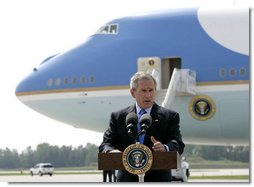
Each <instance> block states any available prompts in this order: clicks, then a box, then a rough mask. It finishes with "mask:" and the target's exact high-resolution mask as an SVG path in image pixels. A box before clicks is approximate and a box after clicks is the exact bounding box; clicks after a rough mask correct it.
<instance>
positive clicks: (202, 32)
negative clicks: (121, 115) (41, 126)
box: [15, 8, 250, 145]
mask: <svg viewBox="0 0 254 187" xmlns="http://www.w3.org/2000/svg"><path fill="white" fill-rule="evenodd" d="M249 61H250V58H249V9H248V8H225V9H219V8H218V9H211V10H210V9H207V8H190V9H176V10H167V11H157V12H150V13H142V14H137V15H131V16H126V17H120V18H117V19H114V20H112V21H109V22H108V23H106V24H105V25H103V26H102V27H101V28H100V29H99V30H98V31H97V32H95V33H94V34H93V35H92V36H90V37H89V38H88V39H87V40H86V41H85V42H84V43H82V44H80V45H79V46H77V47H75V48H73V49H70V50H69V51H66V52H63V53H59V54H56V55H53V56H50V57H48V58H46V59H45V60H44V61H43V62H42V63H41V64H40V65H39V66H38V67H36V68H34V69H33V71H32V72H31V73H30V74H29V75H28V76H27V77H25V78H24V79H23V80H22V81H21V82H20V83H19V84H18V85H17V87H16V90H15V94H16V96H17V98H18V99H19V100H20V101H21V102H22V103H24V104H25V105H26V106H28V107H30V108H31V109H33V110H35V111H37V112H39V113H41V114H43V115H45V116H48V117H49V118H53V119H55V120H58V121H61V122H63V123H66V124H69V125H71V126H73V127H76V128H83V129H88V130H92V131H96V132H104V131H105V130H106V129H107V127H108V124H109V118H110V114H111V112H113V111H116V110H119V109H121V108H124V107H126V106H129V105H133V104H134V103H135V100H134V99H133V98H132V97H131V95H130V92H129V82H130V78H131V76H132V75H133V74H134V73H136V72H137V71H146V72H149V73H151V74H152V75H153V76H154V77H155V79H156V80H157V83H158V85H157V96H156V102H157V103H158V104H161V105H162V106H164V107H166V108H170V109H173V110H175V111H177V112H178V113H179V114H180V129H181V133H182V136H183V140H184V142H185V143H187V144H203V145H249V141H250V140H249V138H250V106H249V82H250V70H249V67H250V64H249Z"/></svg>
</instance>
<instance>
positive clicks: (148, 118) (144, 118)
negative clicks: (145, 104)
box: [139, 114, 152, 127]
mask: <svg viewBox="0 0 254 187" xmlns="http://www.w3.org/2000/svg"><path fill="white" fill-rule="evenodd" d="M139 123H140V124H144V123H145V124H146V125H147V126H148V127H149V126H150V125H151V124H152V117H151V116H150V115H149V114H144V115H142V116H141V118H140V122H139Z"/></svg>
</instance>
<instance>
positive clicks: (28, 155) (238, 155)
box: [0, 143, 249, 170]
mask: <svg viewBox="0 0 254 187" xmlns="http://www.w3.org/2000/svg"><path fill="white" fill-rule="evenodd" d="M97 154H98V146H96V145H94V144H90V143H88V144H86V146H85V147H84V146H82V145H80V146H78V147H72V146H61V147H59V146H55V145H54V146H53V145H49V144H48V143H42V144H39V145H37V147H36V149H35V150H33V149H32V147H31V146H29V147H27V148H26V149H25V150H24V151H22V152H21V153H18V151H17V150H15V149H13V150H10V149H9V148H5V149H0V170H1V169H18V168H19V169H20V168H22V169H27V168H31V167H32V166H33V165H35V164H37V163H41V162H50V163H52V164H53V165H54V167H82V166H97ZM184 156H186V157H187V158H188V156H192V157H195V156H197V157H202V158H204V159H206V160H232V161H240V162H246V163H248V162H249V146H247V147H242V146H237V147H234V146H202V145H186V148H185V151H184Z"/></svg>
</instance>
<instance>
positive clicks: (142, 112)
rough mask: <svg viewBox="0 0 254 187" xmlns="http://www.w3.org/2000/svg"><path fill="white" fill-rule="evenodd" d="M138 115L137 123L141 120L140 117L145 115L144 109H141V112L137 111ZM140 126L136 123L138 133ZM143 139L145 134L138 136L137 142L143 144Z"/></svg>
mask: <svg viewBox="0 0 254 187" xmlns="http://www.w3.org/2000/svg"><path fill="white" fill-rule="evenodd" d="M138 114H139V115H138V121H139V120H140V118H141V116H142V115H143V114H146V111H145V109H141V110H140V111H139V113H138ZM140 125H141V124H140V123H139V122H138V132H140ZM144 139H145V134H142V135H140V136H139V142H140V143H141V144H143V142H144Z"/></svg>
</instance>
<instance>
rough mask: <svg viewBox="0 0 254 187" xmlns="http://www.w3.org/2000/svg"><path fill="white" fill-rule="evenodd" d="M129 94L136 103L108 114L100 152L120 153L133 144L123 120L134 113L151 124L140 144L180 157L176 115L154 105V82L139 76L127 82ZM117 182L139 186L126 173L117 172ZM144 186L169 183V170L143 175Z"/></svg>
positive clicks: (181, 145)
mask: <svg viewBox="0 0 254 187" xmlns="http://www.w3.org/2000/svg"><path fill="white" fill-rule="evenodd" d="M130 92H131V95H132V97H133V98H135V100H136V103H135V105H133V106H129V107H127V108H125V109H122V110H120V111H117V112H113V113H112V114H111V119H110V124H109V128H108V129H107V130H106V132H105V133H104V136H103V142H102V143H101V145H100V146H99V151H100V152H123V151H124V150H125V149H126V148H127V147H128V146H129V145H131V144H133V143H135V142H134V140H133V138H132V137H131V136H129V135H128V132H127V129H126V124H125V119H126V116H127V115H128V114H129V113H131V112H135V113H137V115H139V114H140V111H141V110H143V111H144V110H145V113H148V114H150V115H151V117H152V124H151V126H150V127H149V128H148V130H147V131H146V133H145V136H144V139H143V140H140V142H141V143H142V142H143V144H144V145H146V146H147V147H149V148H150V149H151V150H152V151H178V152H179V154H182V152H183V150H184V146H185V145H184V143H183V141H182V136H181V132H180V126H179V122H180V117H179V114H178V113H176V112H174V111H172V110H169V109H166V108H163V107H161V106H159V105H157V104H156V103H155V102H154V99H155V94H156V81H155V79H154V78H153V77H152V76H151V75H150V74H147V73H143V72H138V73H136V74H135V75H134V76H133V77H132V78H131V82H130ZM117 181H118V182H138V177H137V176H136V175H133V174H130V173H128V172H127V171H118V174H117ZM144 181H145V182H170V181H171V171H170V170H150V171H148V172H147V173H146V174H145V178H144Z"/></svg>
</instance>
